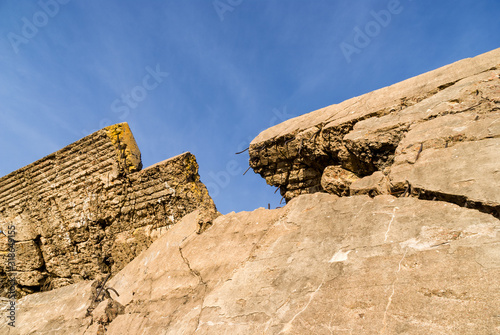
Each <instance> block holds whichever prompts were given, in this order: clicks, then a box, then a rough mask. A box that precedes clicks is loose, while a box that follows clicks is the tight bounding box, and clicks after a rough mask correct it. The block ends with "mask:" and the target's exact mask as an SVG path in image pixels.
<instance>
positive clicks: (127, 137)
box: [104, 122, 142, 173]
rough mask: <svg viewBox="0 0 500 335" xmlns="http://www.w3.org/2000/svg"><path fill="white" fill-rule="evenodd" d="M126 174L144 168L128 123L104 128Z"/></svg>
mask: <svg viewBox="0 0 500 335" xmlns="http://www.w3.org/2000/svg"><path fill="white" fill-rule="evenodd" d="M104 130H105V131H106V134H107V135H108V137H109V139H110V140H111V143H113V145H114V146H115V148H116V154H117V156H118V160H119V161H120V162H121V164H122V168H123V169H124V171H125V172H126V173H129V172H135V171H139V170H140V169H141V168H142V162H141V152H140V150H139V147H138V146H137V143H136V142H135V139H134V135H132V131H130V127H129V126H128V124H127V123H126V122H124V123H118V124H115V125H112V126H109V127H106V128H104Z"/></svg>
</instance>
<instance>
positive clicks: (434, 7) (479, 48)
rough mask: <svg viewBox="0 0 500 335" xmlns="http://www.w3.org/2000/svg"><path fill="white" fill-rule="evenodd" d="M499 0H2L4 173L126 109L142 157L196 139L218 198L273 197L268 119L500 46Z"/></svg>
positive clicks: (243, 205)
mask: <svg viewBox="0 0 500 335" xmlns="http://www.w3.org/2000/svg"><path fill="white" fill-rule="evenodd" d="M499 14H500V2H499V1H497V0H485V1H472V0H470V1H456V0H454V1H451V0H446V1H429V0H427V1H423V0H422V1H412V0H400V1H396V0H390V1H331V0H314V1H306V0H287V1H283V0H282V1H279V0H216V1H212V0H187V1H177V0H175V1H174V0H164V1H152V0H143V1H131V0H129V1H125V0H107V1H83V0H72V1H68V0H40V1H18V0H4V1H1V2H0V32H1V34H0V74H1V75H0V99H1V108H0V120H1V121H0V149H1V153H2V156H1V157H2V158H1V159H0V176H3V175H6V174H8V173H10V172H12V171H14V170H16V169H18V168H21V167H23V166H24V165H27V164H29V163H31V162H33V161H35V160H37V159H40V158H42V157H44V156H46V155H48V154H50V153H52V152H54V151H57V150H59V149H61V148H63V147H64V146H66V145H68V144H70V143H72V142H74V141H76V140H78V139H80V138H82V137H84V136H86V135H88V134H90V133H91V132H93V131H96V130H98V129H100V128H103V127H105V126H108V125H111V124H115V123H119V122H128V123H129V125H130V128H131V129H132V132H133V133H134V136H135V139H136V141H137V143H138V145H139V148H140V150H141V152H142V159H143V164H144V166H145V167H146V166H149V165H151V164H154V163H156V162H159V161H162V160H164V159H167V158H169V157H172V156H175V155H177V154H180V153H182V152H185V151H190V152H191V153H193V154H194V155H195V156H196V158H197V160H198V163H199V165H200V175H201V180H202V182H204V183H205V184H206V185H207V187H208V189H209V192H210V194H211V195H212V197H213V198H214V201H215V203H216V205H217V207H218V209H219V210H220V211H221V212H222V213H227V212H230V211H233V210H234V211H242V210H253V209H255V208H258V207H267V205H268V203H269V204H271V207H272V208H274V207H276V206H280V205H279V202H280V195H279V192H278V193H276V194H274V190H275V189H274V188H272V187H271V186H268V185H266V183H265V180H264V179H263V178H261V177H260V176H259V175H256V174H254V173H253V172H252V171H251V170H250V171H248V172H247V173H246V174H245V175H243V173H244V172H245V170H246V169H247V167H248V152H245V153H243V154H240V155H235V152H237V151H241V150H243V149H245V148H247V147H248V144H249V143H250V141H251V140H252V139H253V138H254V137H256V136H257V135H258V134H259V133H260V132H261V131H263V130H265V129H266V128H269V127H270V126H272V125H274V124H277V123H280V122H282V121H285V120H287V119H289V118H292V117H295V116H298V115H301V114H304V113H307V112H310V111H313V110H316V109H319V108H322V107H325V106H327V105H331V104H334V103H339V102H341V101H343V100H346V99H348V98H351V97H354V96H358V95H361V94H364V93H367V92H370V91H373V90H375V89H378V88H381V87H384V86H387V85H391V84H394V83H397V82H399V81H401V80H404V79H407V78H410V77H413V76H415V75H418V74H421V73H424V72H427V71H430V70H433V69H435V68H438V67H441V66H444V65H447V64H449V63H451V62H454V61H457V60H460V59H463V58H467V57H472V56H476V55H479V54H481V53H484V52H487V51H490V50H492V49H495V48H498V47H500V40H499V37H498V32H499V31H500V20H499V19H498V16H499Z"/></svg>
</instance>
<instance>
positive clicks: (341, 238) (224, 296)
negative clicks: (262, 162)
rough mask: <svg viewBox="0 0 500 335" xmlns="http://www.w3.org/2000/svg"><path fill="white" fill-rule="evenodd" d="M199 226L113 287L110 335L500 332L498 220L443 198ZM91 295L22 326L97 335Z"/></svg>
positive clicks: (298, 203) (180, 228) (63, 292)
mask: <svg viewBox="0 0 500 335" xmlns="http://www.w3.org/2000/svg"><path fill="white" fill-rule="evenodd" d="M396 208H397V210H396ZM392 214H394V215H395V217H393V218H392V219H393V220H392V223H391V229H390V233H389V238H387V235H386V234H387V231H388V223H389V222H391V215H392ZM196 217H197V213H196V212H193V213H192V214H189V215H187V216H186V217H185V218H184V219H182V220H181V221H180V222H179V223H178V224H176V225H175V226H174V227H173V228H171V229H170V230H168V231H167V232H166V233H165V234H164V235H163V236H162V237H160V238H159V239H158V240H157V241H155V242H154V243H153V244H152V245H151V247H150V248H149V249H148V250H147V251H145V252H144V253H142V254H141V255H139V256H138V257H137V258H136V259H134V260H133V261H132V262H131V263H129V264H128V265H127V266H126V267H125V268H124V269H123V270H122V271H120V272H119V273H118V274H117V275H115V276H114V277H113V278H112V279H110V280H109V286H110V287H113V288H115V289H116V290H117V292H119V294H120V296H119V297H117V298H116V301H117V302H119V303H120V304H122V305H123V306H125V312H124V314H121V315H118V316H117V317H116V318H115V319H114V320H113V321H112V322H111V323H110V324H109V325H107V330H106V334H138V333H144V334H306V333H308V334H312V333H316V334H332V333H333V334H343V333H345V334H378V333H380V334H399V333H405V334H428V333H429V329H430V328H429V327H431V329H435V330H436V331H435V332H436V333H443V332H445V333H446V332H447V331H448V333H449V331H451V332H452V333H453V334H492V333H495V332H496V331H497V330H498V327H500V320H498V318H496V317H495V315H497V314H498V310H499V309H500V302H499V301H500V293H499V292H500V290H499V288H500V284H499V283H498V280H497V278H498V276H499V275H500V236H499V232H500V221H499V220H498V219H496V218H494V217H493V216H491V215H488V214H485V213H481V212H479V211H477V210H474V209H468V208H462V207H459V206H457V205H454V204H450V203H446V202H441V201H425V200H419V199H416V198H396V197H393V196H390V195H381V196H377V197H375V198H370V197H369V196H364V195H360V196H353V197H337V196H334V195H329V194H325V193H316V194H312V195H302V196H300V197H297V198H295V199H293V200H292V201H291V202H290V203H289V204H287V205H286V206H285V207H283V208H281V209H276V210H266V209H258V210H256V211H254V212H242V213H230V214H228V215H225V216H221V217H219V218H217V219H216V220H215V221H214V225H213V226H211V227H210V228H208V229H207V230H206V231H205V232H204V233H203V234H196V231H197V228H198V225H197V220H196ZM285 227H287V228H288V229H285ZM332 255H333V256H334V257H333V258H334V261H333V262H332ZM335 255H336V256H335ZM78 285H80V286H78ZM89 290H90V286H89V287H85V286H82V284H76V285H70V286H68V287H65V288H61V289H56V290H53V291H50V292H46V293H42V294H35V295H31V296H29V297H26V298H23V299H21V300H20V304H19V320H18V323H19V326H20V328H19V329H18V330H21V331H22V333H23V334H30V332H33V331H35V330H36V331H42V330H43V331H44V332H50V331H51V330H53V329H56V328H55V327H57V329H59V331H58V333H60V334H83V333H85V334H96V331H97V330H96V328H95V327H94V325H91V326H89V322H90V321H89V319H88V318H85V309H86V307H87V306H86V301H87V300H88V296H89V294H90V293H89V292H90V291H89ZM75 292H80V293H77V294H75ZM47 310H50V311H51V313H47ZM42 311H43V313H42ZM42 315H43V317H42ZM78 325H81V326H80V327H78ZM75 327H76V328H75ZM93 327H94V328H93ZM87 328H88V329H87ZM85 329H86V330H85ZM9 331H11V330H10V329H9V328H7V327H4V326H0V332H2V333H6V334H14V333H13V332H12V331H11V332H10V333H9Z"/></svg>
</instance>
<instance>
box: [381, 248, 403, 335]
mask: <svg viewBox="0 0 500 335" xmlns="http://www.w3.org/2000/svg"><path fill="white" fill-rule="evenodd" d="M407 252H408V249H405V253H404V254H403V257H402V258H401V260H400V261H399V265H398V270H397V271H396V279H394V281H393V282H392V292H391V295H390V296H389V299H387V305H386V306H385V311H384V318H383V320H382V324H383V327H382V329H381V330H380V333H379V334H384V333H385V331H386V329H387V313H388V311H389V307H391V304H392V297H393V296H394V293H395V291H396V290H395V286H396V282H397V281H398V279H399V276H398V273H399V272H400V271H401V263H402V262H403V260H404V259H405V257H406V253H407Z"/></svg>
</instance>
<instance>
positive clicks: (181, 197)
mask: <svg viewBox="0 0 500 335" xmlns="http://www.w3.org/2000/svg"><path fill="white" fill-rule="evenodd" d="M141 168H142V163H141V158H140V152H139V149H138V147H137V145H136V143H135V140H134V138H133V135H132V133H131V131H130V129H129V127H128V125H127V124H126V123H122V124H118V125H114V126H110V127H107V128H104V129H102V130H100V131H98V132H96V133H94V134H91V135H89V136H87V137H85V138H83V139H81V140H79V141H77V142H75V143H73V144H71V145H69V146H67V147H65V148H63V149H61V150H59V151H57V152H55V153H53V154H51V155H49V156H47V157H45V158H43V159H41V160H39V161H37V162H34V163H32V164H30V165H28V166H26V167H24V168H22V169H19V170H17V171H15V172H12V173H11V174H9V175H7V176H5V177H2V178H1V179H0V229H1V230H3V231H4V232H5V233H7V232H8V231H9V228H8V227H9V226H10V225H14V226H15V231H16V235H15V236H14V237H13V238H14V240H15V241H16V243H15V249H16V252H15V262H16V270H17V271H18V272H17V282H18V285H19V286H18V287H19V288H20V291H19V294H25V293H31V292H35V291H38V290H46V289H50V288H55V287H59V286H62V285H67V284H71V283H73V282H76V281H79V280H82V279H92V278H95V277H96V276H97V275H98V274H100V273H108V272H112V273H116V272H118V271H119V270H120V269H122V268H123V267H124V266H125V265H126V264H128V263H129V262H130V261H131V260H132V259H133V258H134V257H135V256H136V255H138V254H139V253H140V252H141V251H142V250H145V249H146V248H147V247H148V246H149V245H151V243H152V242H153V241H154V240H155V239H156V238H157V237H158V236H159V235H160V234H161V233H162V232H165V231H166V230H167V229H168V228H169V227H170V226H172V225H173V224H174V223H176V222H177V221H178V220H179V219H180V218H182V217H183V216H184V215H185V214H187V213H189V212H191V211H193V210H195V209H196V208H203V209H204V210H203V212H202V213H204V217H203V220H201V219H202V218H201V217H200V223H203V222H204V224H205V225H207V224H208V223H209V222H208V221H210V219H212V218H213V217H214V216H216V213H217V212H216V209H215V206H214V204H213V201H212V199H211V198H210V196H209V195H208V192H207V190H206V188H205V186H204V185H203V184H202V183H201V182H200V180H199V176H198V165H197V163H196V160H195V158H194V156H193V155H192V154H190V153H184V154H182V155H179V156H176V157H173V158H170V159H168V160H165V161H163V162H161V163H158V164H155V165H153V166H150V167H148V168H146V169H144V170H141ZM8 247H9V245H8V240H7V237H5V236H4V235H0V251H1V252H2V262H1V264H2V266H1V267H0V279H2V282H1V283H0V286H1V288H2V289H3V293H2V295H5V292H6V290H7V289H8V287H9V285H8V283H7V280H8V277H12V276H13V275H14V273H11V274H9V276H7V272H9V271H8V270H9V268H8V266H7V261H8V258H7V251H8Z"/></svg>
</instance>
